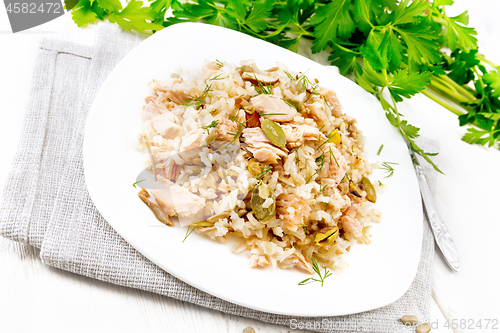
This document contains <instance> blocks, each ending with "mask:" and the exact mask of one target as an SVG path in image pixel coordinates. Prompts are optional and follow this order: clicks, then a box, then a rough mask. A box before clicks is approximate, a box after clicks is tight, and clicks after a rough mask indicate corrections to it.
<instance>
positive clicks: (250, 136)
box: [243, 127, 287, 164]
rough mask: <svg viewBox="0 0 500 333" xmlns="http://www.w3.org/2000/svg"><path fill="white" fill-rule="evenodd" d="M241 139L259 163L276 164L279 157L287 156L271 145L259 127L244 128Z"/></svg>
mask: <svg viewBox="0 0 500 333" xmlns="http://www.w3.org/2000/svg"><path fill="white" fill-rule="evenodd" d="M243 137H244V138H245V143H246V144H247V149H248V150H249V151H250V152H251V153H252V154H253V156H254V157H255V158H256V159H257V160H258V161H259V162H261V163H265V164H277V163H278V160H279V159H280V158H281V157H284V156H287V154H286V153H285V152H284V151H283V150H281V149H279V148H277V147H275V146H273V145H272V144H271V142H270V141H269V139H268V138H267V136H266V135H265V134H264V131H262V129H261V128H260V127H252V128H245V129H244V130H243Z"/></svg>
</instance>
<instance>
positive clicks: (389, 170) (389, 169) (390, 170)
mask: <svg viewBox="0 0 500 333" xmlns="http://www.w3.org/2000/svg"><path fill="white" fill-rule="evenodd" d="M391 164H392V165H399V163H394V162H384V163H382V167H381V168H382V169H384V170H385V172H386V173H387V175H386V176H385V177H384V178H389V177H392V175H393V174H394V168H393V167H392V166H391Z"/></svg>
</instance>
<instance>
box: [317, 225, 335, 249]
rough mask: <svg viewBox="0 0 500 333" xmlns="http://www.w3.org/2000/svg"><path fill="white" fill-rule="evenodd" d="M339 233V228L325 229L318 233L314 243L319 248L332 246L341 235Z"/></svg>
mask: <svg viewBox="0 0 500 333" xmlns="http://www.w3.org/2000/svg"><path fill="white" fill-rule="evenodd" d="M338 231H339V228H338V227H325V228H323V229H321V230H319V231H318V232H317V233H316V235H315V236H314V242H315V243H316V245H319V246H325V245H328V244H331V243H332V242H333V241H334V240H335V238H337V236H338V235H339V232H338Z"/></svg>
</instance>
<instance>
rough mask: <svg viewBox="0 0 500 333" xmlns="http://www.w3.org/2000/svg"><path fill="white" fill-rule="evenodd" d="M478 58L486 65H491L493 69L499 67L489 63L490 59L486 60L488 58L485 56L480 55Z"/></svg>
mask: <svg viewBox="0 0 500 333" xmlns="http://www.w3.org/2000/svg"><path fill="white" fill-rule="evenodd" d="M476 57H477V58H478V59H479V60H481V62H483V63H485V64H486V65H490V66H491V67H494V68H497V67H498V66H497V65H495V64H494V63H492V62H491V61H489V60H488V59H486V57H485V56H484V54H481V53H478V54H477V55H476Z"/></svg>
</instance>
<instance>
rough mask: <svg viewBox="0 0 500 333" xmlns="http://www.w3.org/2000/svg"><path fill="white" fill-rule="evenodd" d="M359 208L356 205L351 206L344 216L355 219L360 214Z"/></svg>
mask: <svg viewBox="0 0 500 333" xmlns="http://www.w3.org/2000/svg"><path fill="white" fill-rule="evenodd" d="M360 211H361V208H360V207H359V205H358V204H352V205H351V206H350V207H349V208H348V209H347V210H346V211H345V215H347V216H350V217H352V218H356V217H357V216H358V214H359V213H360Z"/></svg>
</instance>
